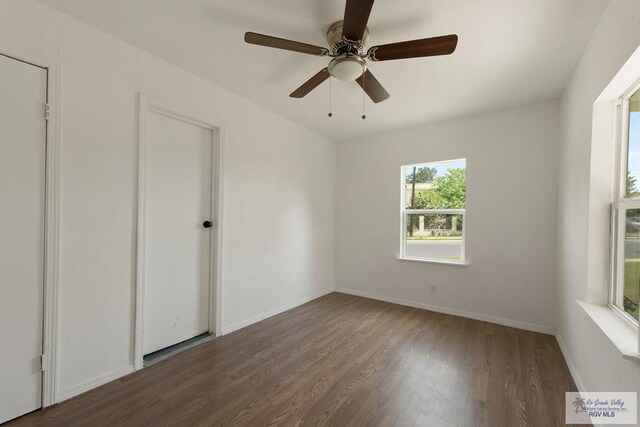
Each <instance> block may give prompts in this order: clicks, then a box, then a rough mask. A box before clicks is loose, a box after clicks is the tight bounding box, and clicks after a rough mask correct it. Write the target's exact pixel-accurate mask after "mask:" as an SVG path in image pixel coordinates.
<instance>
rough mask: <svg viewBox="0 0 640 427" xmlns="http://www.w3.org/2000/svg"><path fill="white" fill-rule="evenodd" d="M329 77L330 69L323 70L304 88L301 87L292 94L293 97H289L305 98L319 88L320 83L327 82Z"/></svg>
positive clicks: (304, 84)
mask: <svg viewBox="0 0 640 427" xmlns="http://www.w3.org/2000/svg"><path fill="white" fill-rule="evenodd" d="M329 76H330V74H329V69H328V68H323V69H322V70H320V71H318V72H317V73H316V75H314V76H313V77H311V78H310V79H309V80H307V81H306V82H304V83H303V84H302V86H300V87H299V88H298V89H296V90H294V91H293V92H291V95H289V96H290V97H292V98H302V97H303V96H305V95H306V94H308V93H309V92H311V91H312V90H314V89H315V88H317V87H318V86H319V85H320V83H322V82H323V81H325V80H327V79H328V78H329Z"/></svg>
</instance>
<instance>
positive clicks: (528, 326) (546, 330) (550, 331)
mask: <svg viewBox="0 0 640 427" xmlns="http://www.w3.org/2000/svg"><path fill="white" fill-rule="evenodd" d="M336 292H340V293H343V294H349V295H356V296H359V297H364V298H371V299H375V300H379V301H385V302H390V303H393V304H399V305H406V306H408V307H414V308H421V309H423V310H429V311H435V312H437V313H443V314H451V315H453V316H460V317H466V318H468V319H474V320H482V321H483V322H489V323H495V324H498V325H502V326H509V327H511V328H517V329H524V330H527V331H533V332H540V333H542V334H547V335H555V333H556V331H555V329H554V328H550V327H548V326H541V325H534V324H532V323H525V322H519V321H517V320H510V319H503V318H500V317H493V316H487V315H486V314H479V313H473V312H470V311H464V310H458V309H455V308H449V307H441V306H438V305H431V304H424V303H421V302H415V301H409V300H404V299H400V298H392V297H386V296H382V295H376V294H372V293H369V292H362V291H355V290H352V289H345V288H336Z"/></svg>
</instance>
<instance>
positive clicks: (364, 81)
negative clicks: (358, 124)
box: [362, 73, 367, 120]
mask: <svg viewBox="0 0 640 427" xmlns="http://www.w3.org/2000/svg"><path fill="white" fill-rule="evenodd" d="M366 81H367V79H366V73H363V74H362V120H364V119H366V118H367V116H366V114H365V113H364V94H365V84H366Z"/></svg>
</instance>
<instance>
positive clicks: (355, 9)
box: [342, 0, 373, 42]
mask: <svg viewBox="0 0 640 427" xmlns="http://www.w3.org/2000/svg"><path fill="white" fill-rule="evenodd" d="M372 7H373V0H347V4H346V6H345V8H344V20H343V22H342V35H343V36H344V37H346V38H347V39H349V40H351V41H354V42H355V41H359V40H360V39H362V35H363V34H364V30H365V29H366V28H367V22H368V21H369V15H370V14H371V8H372Z"/></svg>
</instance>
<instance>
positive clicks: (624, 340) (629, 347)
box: [576, 300, 640, 361]
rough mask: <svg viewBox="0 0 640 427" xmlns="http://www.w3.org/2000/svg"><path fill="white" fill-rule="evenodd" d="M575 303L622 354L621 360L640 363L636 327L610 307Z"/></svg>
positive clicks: (582, 302)
mask: <svg viewBox="0 0 640 427" xmlns="http://www.w3.org/2000/svg"><path fill="white" fill-rule="evenodd" d="M576 302H577V303H578V305H579V306H580V307H582V309H583V310H584V311H585V312H586V313H587V314H588V315H589V317H590V318H591V320H593V321H594V322H595V324H596V325H598V327H599V328H600V329H601V330H602V332H604V334H605V335H606V336H607V337H608V338H609V339H610V340H611V342H612V343H613V345H615V346H616V348H617V349H618V351H620V353H622V358H623V359H629V360H636V361H640V355H639V354H638V328H637V327H636V326H634V325H632V324H631V323H630V322H629V321H627V320H625V319H623V318H622V317H621V316H620V315H619V314H617V313H615V312H614V311H613V309H612V308H611V307H608V306H605V305H596V304H590V303H587V302H584V301H580V300H576Z"/></svg>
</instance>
